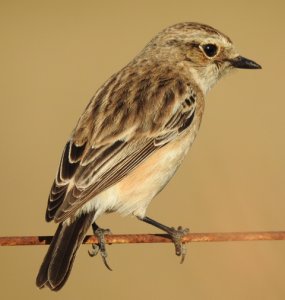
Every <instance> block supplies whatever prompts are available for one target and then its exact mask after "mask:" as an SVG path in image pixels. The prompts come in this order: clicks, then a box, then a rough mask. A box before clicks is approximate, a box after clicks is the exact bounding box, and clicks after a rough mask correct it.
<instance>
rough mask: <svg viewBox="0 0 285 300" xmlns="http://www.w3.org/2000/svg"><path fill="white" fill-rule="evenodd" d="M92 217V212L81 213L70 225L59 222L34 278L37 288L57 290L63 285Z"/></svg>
mask: <svg viewBox="0 0 285 300" xmlns="http://www.w3.org/2000/svg"><path fill="white" fill-rule="evenodd" d="M93 217H94V213H88V214H82V215H81V216H80V217H79V218H78V219H76V220H75V221H74V222H73V223H71V224H70V225H66V224H62V223H61V224H59V226H58V228H57V230H56V233H55V235H54V237H53V239H52V242H51V244H50V246H49V249H48V252H47V254H46V256H45V258H44V261H43V263H42V265H41V267H40V270H39V273H38V276H37V279H36V284H37V286H38V287H39V288H43V287H44V286H47V287H49V288H50V289H51V290H53V291H58V290H60V289H61V288H62V287H63V285H64V284H65V282H66V280H67V279H68V276H69V274H70V271H71V268H72V264H73V261H74V258H75V254H76V252H77V250H78V248H79V246H80V245H81V243H82V241H83V239H84V237H85V234H86V232H87V230H88V228H89V227H90V225H91V223H92V220H93Z"/></svg>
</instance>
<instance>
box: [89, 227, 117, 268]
mask: <svg viewBox="0 0 285 300" xmlns="http://www.w3.org/2000/svg"><path fill="white" fill-rule="evenodd" d="M94 224H95V225H94ZM92 229H93V233H94V235H96V236H97V238H98V244H92V249H91V250H88V253H89V255H90V256H91V257H93V256H95V255H97V254H98V252H100V254H101V257H102V259H103V263H104V265H105V266H106V268H107V269H108V270H110V271H112V269H111V267H110V266H109V264H108V263H107V257H108V254H107V251H106V241H105V235H106V234H107V235H108V234H112V233H111V231H110V229H103V228H100V227H98V225H97V224H96V223H93V224H92Z"/></svg>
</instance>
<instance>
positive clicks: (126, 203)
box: [84, 134, 194, 219]
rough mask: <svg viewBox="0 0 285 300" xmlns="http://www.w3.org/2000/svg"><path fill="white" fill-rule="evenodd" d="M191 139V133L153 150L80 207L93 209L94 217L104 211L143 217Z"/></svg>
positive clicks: (171, 173) (179, 160) (186, 149)
mask: <svg viewBox="0 0 285 300" xmlns="http://www.w3.org/2000/svg"><path fill="white" fill-rule="evenodd" d="M193 140H194V135H192V134H188V135H186V136H181V138H179V139H177V140H175V141H173V142H171V143H169V144H168V145H166V146H164V147H163V148H161V149H159V150H157V151H156V152H155V153H154V154H152V155H151V156H150V157H148V158H147V159H146V160H145V161H144V162H143V163H141V164H140V165H139V166H138V167H137V168H136V169H135V170H133V171H132V172H131V173H130V174H129V175H128V176H126V177H125V178H124V179H123V180H121V181H120V182H118V183H117V184H115V185H114V186H112V187H110V188H109V189H107V190H106V191H104V192H102V193H101V194H99V195H97V196H96V197H95V198H94V199H93V200H91V201H90V202H89V203H87V207H86V208H87V209H86V208H85V209H84V210H90V209H94V208H95V210H96V214H95V219H97V218H98V217H99V216H100V215H101V214H103V213H105V212H107V211H116V212H119V213H121V214H123V215H128V214H133V215H135V216H138V217H143V216H144V215H145V212H146V209H147V206H148V205H149V203H150V201H151V200H152V199H153V198H154V197H155V195H156V194H157V193H159V192H160V191H161V190H162V189H163V187H164V186H165V185H166V184H167V183H168V181H169V180H170V179H171V177H172V176H173V175H174V173H175V171H176V170H177V168H178V167H179V166H180V164H181V162H182V160H183V158H184V157H185V155H186V153H187V152H188V149H189V147H190V145H191V144H192V142H193Z"/></svg>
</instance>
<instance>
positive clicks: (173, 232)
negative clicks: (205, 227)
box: [167, 226, 189, 264]
mask: <svg viewBox="0 0 285 300" xmlns="http://www.w3.org/2000/svg"><path fill="white" fill-rule="evenodd" d="M167 233H168V234H169V235H170V237H171V239H172V241H173V243H174V247H175V254H176V255H177V256H181V260H180V263H181V264H182V263H183V262H184V259H185V257H186V253H187V247H186V244H185V243H183V242H182V239H183V237H184V236H186V235H187V234H188V233H189V228H183V227H182V226H178V228H177V229H175V228H174V227H171V228H169V230H168V231H167Z"/></svg>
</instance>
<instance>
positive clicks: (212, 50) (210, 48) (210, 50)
mask: <svg viewBox="0 0 285 300" xmlns="http://www.w3.org/2000/svg"><path fill="white" fill-rule="evenodd" d="M202 48H203V51H204V53H205V54H206V55H207V56H208V57H214V56H215V55H216V54H217V52H218V47H217V46H216V45H214V44H206V45H203V46H202Z"/></svg>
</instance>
